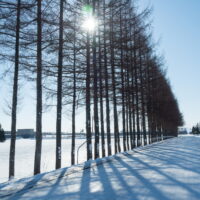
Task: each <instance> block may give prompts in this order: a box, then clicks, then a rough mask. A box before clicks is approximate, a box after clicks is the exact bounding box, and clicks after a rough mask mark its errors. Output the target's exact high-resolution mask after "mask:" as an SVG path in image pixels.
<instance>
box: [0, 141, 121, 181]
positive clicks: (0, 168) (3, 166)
mask: <svg viewBox="0 0 200 200" xmlns="http://www.w3.org/2000/svg"><path fill="white" fill-rule="evenodd" d="M85 141H86V139H85V138H82V139H80V138H77V139H76V152H75V153H76V160H75V162H76V163H77V150H78V147H80V146H81V145H82V147H81V148H80V150H79V153H78V163H83V162H84V161H86V144H85ZM100 142H101V141H100ZM105 142H107V141H105ZM111 142H112V146H113V142H114V138H112V140H111ZM121 145H122V140H121ZM9 148H10V140H6V142H4V143H0V183H3V182H6V181H8V163H9ZM55 148H56V140H55V138H49V139H43V142H42V161H41V172H49V171H52V170H54V169H55ZM93 150H94V149H93ZM106 150H107V145H106ZM100 151H101V148H100ZM106 153H107V151H106ZM34 154H35V140H34V139H17V141H16V159H15V160H16V161H15V162H16V164H15V179H19V178H25V177H30V176H32V175H33V166H34ZM100 155H101V153H100ZM70 165H71V139H70V138H68V139H67V138H63V139H62V167H68V166H70Z"/></svg>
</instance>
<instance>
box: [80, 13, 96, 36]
mask: <svg viewBox="0 0 200 200" xmlns="http://www.w3.org/2000/svg"><path fill="white" fill-rule="evenodd" d="M96 26H97V20H96V19H95V18H94V17H93V16H90V17H88V18H86V19H85V21H84V22H83V26H82V27H83V29H85V30H86V31H89V32H93V31H94V30H95V28H96Z"/></svg>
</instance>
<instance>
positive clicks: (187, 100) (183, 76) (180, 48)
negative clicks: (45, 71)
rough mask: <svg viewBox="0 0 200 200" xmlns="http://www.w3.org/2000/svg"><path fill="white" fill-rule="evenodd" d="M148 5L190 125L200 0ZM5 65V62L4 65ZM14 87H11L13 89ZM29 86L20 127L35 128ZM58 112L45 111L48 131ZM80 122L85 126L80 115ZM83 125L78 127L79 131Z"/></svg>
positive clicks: (198, 60) (198, 68)
mask: <svg viewBox="0 0 200 200" xmlns="http://www.w3.org/2000/svg"><path fill="white" fill-rule="evenodd" d="M138 5H140V7H141V8H144V7H145V6H147V5H150V6H152V7H153V13H152V16H151V18H152V19H153V23H152V27H153V33H154V40H155V41H158V40H160V45H159V47H158V49H159V52H161V53H164V55H165V60H166V66H167V68H168V77H169V79H170V82H171V85H172V88H173V91H174V93H175V96H176V97H177V99H178V101H179V105H180V110H181V112H182V113H183V115H184V119H185V122H186V125H185V126H186V127H191V126H192V125H193V124H195V123H197V122H199V121H200V105H199V104H200V91H199V89H200V77H199V76H200V0H138ZM0 67H2V65H1V66H0ZM4 86H5V85H2V81H0V94H1V95H0V123H2V125H3V127H4V128H5V130H10V117H8V116H6V115H5V114H4V113H3V111H2V108H3V107H5V104H4V100H3V99H2V93H3V95H4V97H6V96H7V94H8V88H9V87H4ZM9 90H10V89H9ZM30 91H31V90H30V88H29V87H28V86H26V87H25V88H24V92H21V96H23V97H24V101H23V103H22V106H21V108H20V112H19V115H18V128H34V127H35V101H34V96H35V93H33V92H30ZM67 119H69V117H66V116H65V119H64V120H63V131H66V130H67V131H70V129H71V125H70V122H68V120H67ZM54 120H55V112H51V113H50V114H44V120H43V129H44V131H55V121H54ZM78 122H79V123H80V122H81V125H82V126H83V127H84V122H83V120H82V119H81V117H79V119H78ZM79 130H80V128H78V131H79Z"/></svg>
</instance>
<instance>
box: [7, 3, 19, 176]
mask: <svg viewBox="0 0 200 200" xmlns="http://www.w3.org/2000/svg"><path fill="white" fill-rule="evenodd" d="M20 11H21V0H18V1H17V20H16V41H15V72H14V84H13V100H12V119H11V142H10V157H9V179H11V178H12V177H14V175H15V142H16V124H17V100H18V98H17V97H18V76H19V36H20Z"/></svg>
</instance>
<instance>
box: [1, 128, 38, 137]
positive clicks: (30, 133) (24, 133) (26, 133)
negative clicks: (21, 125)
mask: <svg viewBox="0 0 200 200" xmlns="http://www.w3.org/2000/svg"><path fill="white" fill-rule="evenodd" d="M5 136H6V138H10V137H11V131H5ZM16 136H17V137H22V138H33V137H35V132H34V129H18V130H17V132H16Z"/></svg>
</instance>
